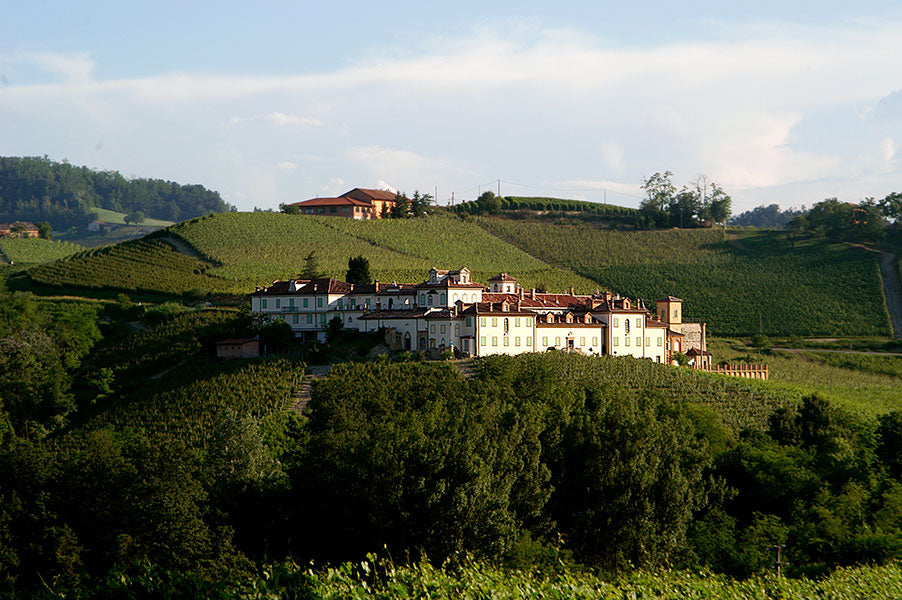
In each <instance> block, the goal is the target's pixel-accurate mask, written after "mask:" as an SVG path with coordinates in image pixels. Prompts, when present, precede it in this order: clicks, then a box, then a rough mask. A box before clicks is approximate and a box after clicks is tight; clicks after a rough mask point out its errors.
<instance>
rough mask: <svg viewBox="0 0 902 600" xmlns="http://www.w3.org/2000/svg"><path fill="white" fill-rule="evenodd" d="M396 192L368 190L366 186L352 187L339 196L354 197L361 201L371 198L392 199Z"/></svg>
mask: <svg viewBox="0 0 902 600" xmlns="http://www.w3.org/2000/svg"><path fill="white" fill-rule="evenodd" d="M396 195H397V194H396V193H395V192H390V191H388V190H368V189H366V188H354V189H353V190H348V191H347V192H345V193H344V194H342V195H341V196H340V197H341V198H354V199H356V200H361V201H363V202H372V201H373V200H382V201H386V200H394V199H395V196H396Z"/></svg>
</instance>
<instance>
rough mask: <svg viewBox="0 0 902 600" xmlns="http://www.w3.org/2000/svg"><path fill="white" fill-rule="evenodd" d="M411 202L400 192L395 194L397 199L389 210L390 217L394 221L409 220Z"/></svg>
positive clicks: (383, 216)
mask: <svg viewBox="0 0 902 600" xmlns="http://www.w3.org/2000/svg"><path fill="white" fill-rule="evenodd" d="M409 205H410V202H409V201H408V200H407V197H406V196H405V195H404V194H402V193H401V192H398V193H396V194H395V199H394V200H393V201H392V205H391V207H390V208H389V209H388V210H389V216H391V218H392V219H404V218H407V211H408V209H409ZM382 218H385V215H384V214H383V215H382Z"/></svg>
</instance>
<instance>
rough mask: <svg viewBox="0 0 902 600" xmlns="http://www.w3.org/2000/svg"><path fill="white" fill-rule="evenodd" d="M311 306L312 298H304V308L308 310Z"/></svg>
mask: <svg viewBox="0 0 902 600" xmlns="http://www.w3.org/2000/svg"><path fill="white" fill-rule="evenodd" d="M309 305H310V298H304V308H307V307H308V306H309Z"/></svg>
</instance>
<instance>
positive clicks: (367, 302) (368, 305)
mask: <svg viewBox="0 0 902 600" xmlns="http://www.w3.org/2000/svg"><path fill="white" fill-rule="evenodd" d="M363 304H364V305H365V306H366V307H367V308H369V307H370V299H369V298H367V299H366V300H364V301H363Z"/></svg>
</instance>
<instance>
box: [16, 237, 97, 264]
mask: <svg viewBox="0 0 902 600" xmlns="http://www.w3.org/2000/svg"><path fill="white" fill-rule="evenodd" d="M81 250H84V248H83V247H82V246H79V245H78V244H71V243H69V242H54V241H51V240H45V239H42V238H10V239H0V263H2V262H3V261H4V260H7V261H10V262H12V263H13V264H16V265H24V264H38V263H45V262H50V261H52V260H57V259H59V258H64V257H66V256H69V255H72V254H75V253H76V252H79V251H81Z"/></svg>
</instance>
